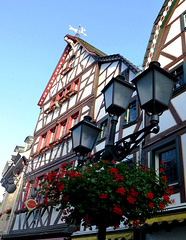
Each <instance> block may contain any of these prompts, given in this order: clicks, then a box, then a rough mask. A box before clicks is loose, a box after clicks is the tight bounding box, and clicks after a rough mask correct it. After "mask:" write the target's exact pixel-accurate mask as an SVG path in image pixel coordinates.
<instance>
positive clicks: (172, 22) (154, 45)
mask: <svg viewBox="0 0 186 240" xmlns="http://www.w3.org/2000/svg"><path fill="white" fill-rule="evenodd" d="M185 30H186V1H185V0H166V1H164V4H163V6H162V8H161V10H160V12H159V14H158V16H157V18H156V20H155V22H154V25H153V29H152V32H151V35H150V39H149V43H148V46H147V49H146V53H145V57H144V61H143V66H144V68H145V69H146V68H148V66H149V63H150V62H151V61H158V62H160V64H161V67H162V68H164V69H165V70H166V71H168V72H170V73H171V74H172V75H174V76H176V77H177V78H178V81H177V83H176V86H175V89H174V92H173V97H172V100H171V104H170V108H169V110H168V111H166V112H165V113H164V114H163V115H162V116H160V131H159V133H158V134H156V135H153V134H152V135H150V136H149V137H148V138H146V142H145V145H144V146H143V155H142V157H143V158H144V159H146V160H147V161H148V164H149V165H150V166H151V167H153V168H155V169H157V170H158V169H159V163H160V161H163V162H164V163H165V167H164V170H165V172H166V176H167V179H168V183H169V184H170V185H172V186H173V188H174V194H173V195H172V196H171V201H172V204H171V205H170V206H169V207H168V209H167V211H165V212H164V213H163V214H162V215H161V217H159V218H154V219H151V220H150V221H149V222H147V223H149V224H148V225H146V226H145V227H146V239H149V240H153V239H184V238H185V235H186V231H185V223H186V179H185V178H186V165H185V164H186V108H185V101H186V91H185V86H186V71H185V70H186V31H185ZM146 120H147V121H148V119H146Z"/></svg>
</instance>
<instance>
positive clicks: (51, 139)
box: [50, 128, 56, 143]
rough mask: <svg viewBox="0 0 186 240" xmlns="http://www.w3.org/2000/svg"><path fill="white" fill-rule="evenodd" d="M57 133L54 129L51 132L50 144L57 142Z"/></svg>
mask: <svg viewBox="0 0 186 240" xmlns="http://www.w3.org/2000/svg"><path fill="white" fill-rule="evenodd" d="M55 132H56V128H53V129H52V130H50V143H51V142H53V141H54V140H55Z"/></svg>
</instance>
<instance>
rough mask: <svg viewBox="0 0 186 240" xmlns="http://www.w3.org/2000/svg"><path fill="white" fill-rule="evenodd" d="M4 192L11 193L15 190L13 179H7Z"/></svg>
mask: <svg viewBox="0 0 186 240" xmlns="http://www.w3.org/2000/svg"><path fill="white" fill-rule="evenodd" d="M5 190H6V191H7V192H8V193H13V192H15V190H16V185H15V183H14V179H13V178H9V179H8V181H7V183H6V184H5Z"/></svg>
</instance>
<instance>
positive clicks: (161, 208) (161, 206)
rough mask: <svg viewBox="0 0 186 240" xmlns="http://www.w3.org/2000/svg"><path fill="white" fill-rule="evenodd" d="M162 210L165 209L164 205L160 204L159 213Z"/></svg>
mask: <svg viewBox="0 0 186 240" xmlns="http://www.w3.org/2000/svg"><path fill="white" fill-rule="evenodd" d="M164 208H165V205H164V204H163V203H160V206H159V209H160V210H161V211H163V210H164Z"/></svg>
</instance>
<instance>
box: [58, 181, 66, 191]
mask: <svg viewBox="0 0 186 240" xmlns="http://www.w3.org/2000/svg"><path fill="white" fill-rule="evenodd" d="M64 187H65V184H64V183H62V182H59V183H57V189H58V191H59V192H62V190H63V189H64Z"/></svg>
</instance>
